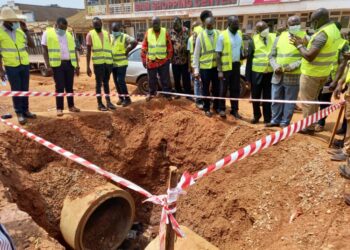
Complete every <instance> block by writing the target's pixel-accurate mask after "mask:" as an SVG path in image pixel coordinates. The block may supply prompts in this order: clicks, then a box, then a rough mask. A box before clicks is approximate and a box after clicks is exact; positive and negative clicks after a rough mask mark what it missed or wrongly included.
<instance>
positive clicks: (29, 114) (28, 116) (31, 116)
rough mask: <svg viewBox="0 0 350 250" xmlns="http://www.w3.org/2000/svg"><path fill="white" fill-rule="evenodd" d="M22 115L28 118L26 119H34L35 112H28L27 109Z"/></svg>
mask: <svg viewBox="0 0 350 250" xmlns="http://www.w3.org/2000/svg"><path fill="white" fill-rule="evenodd" d="M23 116H24V118H28V119H36V114H33V113H31V112H29V111H27V112H25V113H24V114H23Z"/></svg>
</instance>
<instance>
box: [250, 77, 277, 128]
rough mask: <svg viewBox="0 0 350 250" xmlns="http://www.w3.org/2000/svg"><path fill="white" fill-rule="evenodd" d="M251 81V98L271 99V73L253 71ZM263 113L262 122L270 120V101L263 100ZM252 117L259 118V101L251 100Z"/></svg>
mask: <svg viewBox="0 0 350 250" xmlns="http://www.w3.org/2000/svg"><path fill="white" fill-rule="evenodd" d="M253 74H255V77H253V82H252V98H253V99H261V97H262V99H271V79H272V73H257V72H253ZM262 106H263V115H264V122H265V123H269V122H270V121H271V103H270V102H263V104H262ZM253 111H254V118H255V119H260V117H261V110H260V102H253Z"/></svg>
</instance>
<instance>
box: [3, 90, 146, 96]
mask: <svg viewBox="0 0 350 250" xmlns="http://www.w3.org/2000/svg"><path fill="white" fill-rule="evenodd" d="M0 96H7V97H23V96H26V97H29V96H32V97H47V96H49V97H50V96H55V97H64V96H78V97H89V96H96V97H97V96H120V97H123V96H131V95H120V94H118V93H114V94H96V93H55V92H38V91H4V90H3V91H0ZM132 96H142V97H145V95H132Z"/></svg>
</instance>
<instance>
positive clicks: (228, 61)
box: [221, 29, 244, 71]
mask: <svg viewBox="0 0 350 250" xmlns="http://www.w3.org/2000/svg"><path fill="white" fill-rule="evenodd" d="M229 32H231V31H229V29H226V30H224V31H223V32H222V33H221V34H222V35H223V36H224V40H223V43H224V48H223V51H222V57H221V63H222V71H230V70H232V46H231V39H230V34H229ZM237 33H238V35H239V36H240V37H241V39H242V45H241V49H242V50H243V48H244V47H243V46H244V45H243V34H242V31H240V30H238V31H237Z"/></svg>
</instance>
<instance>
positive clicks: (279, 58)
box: [276, 31, 306, 75]
mask: <svg viewBox="0 0 350 250" xmlns="http://www.w3.org/2000/svg"><path fill="white" fill-rule="evenodd" d="M305 35H306V32H305V31H300V32H298V33H297V34H296V35H295V36H297V37H300V38H304V37H305ZM276 49H277V55H276V62H277V64H279V65H280V66H282V67H283V68H284V67H286V66H287V65H289V64H292V63H295V62H297V61H300V60H301V58H302V57H301V54H300V52H299V50H298V49H297V48H296V47H295V46H294V45H293V44H290V41H289V32H288V31H284V32H282V34H281V35H280V37H279V39H278V42H277V45H276ZM288 74H295V75H300V74H301V71H300V68H297V69H295V70H294V71H292V72H288Z"/></svg>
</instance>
